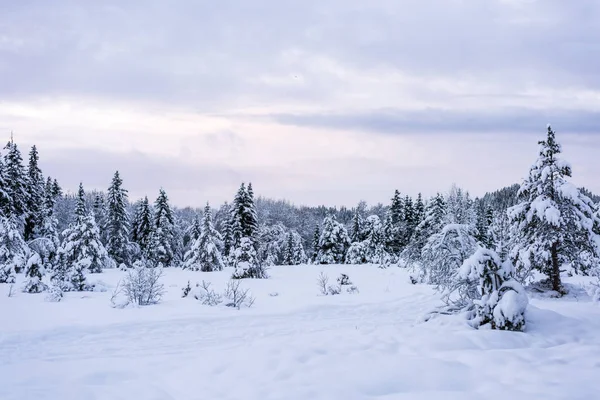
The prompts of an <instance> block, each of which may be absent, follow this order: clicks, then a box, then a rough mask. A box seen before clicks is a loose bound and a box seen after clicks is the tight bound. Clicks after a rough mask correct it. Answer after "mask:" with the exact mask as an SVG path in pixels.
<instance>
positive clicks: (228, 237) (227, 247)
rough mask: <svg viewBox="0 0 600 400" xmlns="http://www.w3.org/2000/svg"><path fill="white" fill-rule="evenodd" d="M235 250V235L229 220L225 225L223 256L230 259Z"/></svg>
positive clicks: (228, 219)
mask: <svg viewBox="0 0 600 400" xmlns="http://www.w3.org/2000/svg"><path fill="white" fill-rule="evenodd" d="M232 248H233V234H232V229H231V219H230V218H227V219H226V220H225V222H224V223H223V255H224V256H225V257H229V255H230V254H231V249H232Z"/></svg>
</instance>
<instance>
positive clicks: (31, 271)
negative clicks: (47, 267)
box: [23, 252, 48, 293]
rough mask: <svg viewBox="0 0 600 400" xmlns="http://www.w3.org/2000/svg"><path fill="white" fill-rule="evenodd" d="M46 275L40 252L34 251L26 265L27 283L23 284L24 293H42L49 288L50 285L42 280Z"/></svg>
mask: <svg viewBox="0 0 600 400" xmlns="http://www.w3.org/2000/svg"><path fill="white" fill-rule="evenodd" d="M43 275H44V266H43V265H42V259H41V257H40V255H39V254H38V253H35V252H34V253H32V255H31V257H29V260H28V261H27V265H26V266H25V277H26V278H27V280H26V281H25V285H24V286H23V292H24V293H41V292H43V291H45V290H47V289H48V286H46V284H45V283H44V282H42V278H43Z"/></svg>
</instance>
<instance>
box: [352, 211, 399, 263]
mask: <svg viewBox="0 0 600 400" xmlns="http://www.w3.org/2000/svg"><path fill="white" fill-rule="evenodd" d="M363 234H364V237H365V239H364V240H363V241H361V242H355V243H352V245H351V246H350V248H349V249H348V252H347V254H346V264H366V263H373V264H380V265H388V264H389V263H390V262H391V256H390V255H389V254H388V252H387V251H386V242H385V235H384V234H385V232H384V226H383V225H382V223H381V220H380V219H379V217H378V216H377V215H371V216H369V217H368V218H367V219H366V220H365V223H364V229H363Z"/></svg>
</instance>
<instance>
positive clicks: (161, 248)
mask: <svg viewBox="0 0 600 400" xmlns="http://www.w3.org/2000/svg"><path fill="white" fill-rule="evenodd" d="M174 229H175V219H174V217H173V212H172V211H171V206H170V205H169V198H168V197H167V193H166V192H165V191H164V189H160V193H159V196H158V198H157V199H156V201H155V202H154V231H153V233H152V239H151V244H150V246H149V248H148V251H149V252H150V257H149V258H150V259H151V260H152V261H153V262H154V264H155V265H161V264H162V266H163V267H171V266H173V262H174V258H175V253H174V241H175V236H174Z"/></svg>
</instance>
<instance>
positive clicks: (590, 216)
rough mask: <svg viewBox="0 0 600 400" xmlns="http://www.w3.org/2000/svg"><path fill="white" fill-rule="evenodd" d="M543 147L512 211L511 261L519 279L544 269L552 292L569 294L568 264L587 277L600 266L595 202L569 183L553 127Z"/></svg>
mask: <svg viewBox="0 0 600 400" xmlns="http://www.w3.org/2000/svg"><path fill="white" fill-rule="evenodd" d="M539 144H540V154H539V157H538V159H537V161H536V162H535V164H534V165H533V166H532V167H531V169H530V170H529V176H528V177H527V179H526V180H525V181H524V182H523V184H522V185H521V188H520V189H519V192H518V204H517V205H515V206H513V207H511V208H510V209H509V210H508V215H509V217H510V220H511V222H512V225H513V229H512V230H511V232H512V233H513V234H514V237H513V238H512V243H513V245H512V249H511V252H510V257H511V258H512V260H513V261H514V263H515V265H516V267H517V270H518V272H519V274H518V275H520V276H523V275H524V274H523V271H532V270H537V271H540V272H541V273H543V274H545V275H547V276H548V279H549V283H550V286H551V289H552V290H553V291H555V292H556V293H559V294H563V293H564V292H565V291H564V288H563V287H562V282H561V277H560V272H561V271H560V270H561V267H562V266H570V267H571V268H573V270H574V271H576V272H579V273H584V274H586V273H588V272H589V271H590V270H591V269H595V268H597V266H598V259H599V251H598V245H599V239H598V235H597V234H596V232H594V224H595V218H594V204H593V203H592V201H591V200H590V199H589V198H588V197H587V196H585V195H583V194H581V192H580V191H579V190H578V189H577V188H576V187H575V186H573V185H572V184H571V183H569V182H568V181H567V178H569V177H571V167H570V165H569V164H568V163H567V162H565V161H564V160H562V159H560V158H559V156H558V155H559V154H560V153H561V146H560V144H559V143H558V142H557V141H556V137H555V133H554V131H553V130H552V128H551V127H550V126H548V132H547V138H546V140H544V141H540V142H539Z"/></svg>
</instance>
